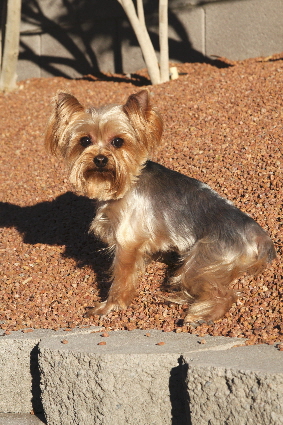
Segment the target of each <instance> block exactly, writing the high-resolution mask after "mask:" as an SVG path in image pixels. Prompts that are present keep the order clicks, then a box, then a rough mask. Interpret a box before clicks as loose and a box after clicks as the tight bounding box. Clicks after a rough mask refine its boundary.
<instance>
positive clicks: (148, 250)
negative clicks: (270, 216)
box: [46, 90, 275, 323]
mask: <svg viewBox="0 0 283 425" xmlns="http://www.w3.org/2000/svg"><path fill="white" fill-rule="evenodd" d="M162 129H163V124H162V119H161V117H160V115H159V113H158V112H157V111H156V110H155V108H154V107H152V106H151V103H150V99H149V94H148V92H147V91H146V90H142V91H140V92H138V93H136V94H133V95H131V96H129V98H128V99H127V101H126V103H125V104H124V105H116V104H114V105H113V104H112V105H106V106H102V107H100V108H94V107H91V108H89V109H85V108H84V107H83V106H82V105H81V103H80V102H79V101H78V100H77V99H76V98H75V97H74V96H72V95H71V94H67V93H58V94H57V97H56V99H55V106H54V110H53V113H52V116H51V118H50V121H49V124H48V127H47V132H46V146H47V147H48V149H49V150H50V151H51V152H52V153H53V154H56V153H59V154H60V155H61V156H62V157H63V158H64V159H65V161H66V163H67V167H68V169H69V176H70V182H71V183H72V184H73V185H74V186H75V188H76V190H77V191H78V192H80V193H82V194H84V195H86V196H87V197H89V198H92V199H96V200H97V201H98V205H99V206H98V210H97V214H96V217H95V218H94V220H93V222H92V224H91V227H90V231H91V232H94V233H95V235H97V236H98V237H99V238H100V239H101V240H102V241H103V242H105V243H106V244H108V245H109V246H110V247H111V248H112V249H113V252H114V260H113V265H112V285H111V287H110V290H109V294H108V298H107V300H106V301H104V302H101V303H98V304H97V305H96V306H95V307H93V308H90V309H89V310H88V315H106V314H108V313H109V312H110V311H111V310H116V309H125V308H126V307H127V306H128V305H129V303H130V302H131V300H132V299H133V297H134V295H135V290H136V286H137V281H138V272H139V271H142V270H144V268H145V264H146V260H148V259H149V258H150V257H151V256H152V255H153V254H154V253H157V252H161V253H162V252H172V251H175V252H177V253H178V256H179V258H180V264H179V267H178V268H177V271H176V273H175V275H174V277H173V279H172V285H173V287H174V288H175V291H176V294H177V295H176V297H175V298H173V301H174V300H175V301H176V302H183V303H187V304H188V305H189V307H188V311H187V314H186V317H185V320H184V323H191V322H199V321H214V320H217V319H219V318H221V317H222V316H223V315H224V314H225V313H226V312H227V311H228V310H229V309H230V307H231V305H232V304H233V303H234V302H235V301H236V300H237V296H238V294H237V293H236V292H235V291H234V290H233V289H231V288H229V284H230V283H231V282H232V281H234V280H235V279H236V278H238V277H239V276H240V275H242V274H243V273H245V272H247V273H248V274H257V273H259V272H260V271H262V270H263V269H264V268H265V266H266V264H267V263H268V262H270V261H271V260H272V259H274V258H275V249H274V246H273V243H272V241H271V239H270V238H269V236H268V235H267V233H266V232H265V231H264V230H263V229H262V228H261V227H260V226H259V225H258V224H257V223H256V222H255V221H254V220H253V219H252V218H251V217H249V216H248V215H247V214H245V213H244V212H242V211H240V210H239V209H238V208H236V207H235V206H234V205H233V204H232V203H231V202H230V201H228V200H226V199H224V198H222V197H221V196H219V195H218V194H217V193H216V192H214V191H213V190H212V189H211V188H210V187H209V186H207V185H206V184H204V183H202V182H200V181H198V180H196V179H194V178H190V177H187V176H185V175H182V174H180V173H178V172H176V171H172V170H170V169H168V168H165V167H164V166H162V165H160V164H158V163H156V162H153V161H151V160H150V158H151V155H152V153H153V151H154V149H155V148H156V147H157V146H158V145H159V144H160V141H161V135H162ZM171 300H172V299H171Z"/></svg>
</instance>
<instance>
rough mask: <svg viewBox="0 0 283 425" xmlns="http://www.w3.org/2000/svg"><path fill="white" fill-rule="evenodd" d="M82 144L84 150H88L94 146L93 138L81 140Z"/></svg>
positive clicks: (87, 137)
mask: <svg viewBox="0 0 283 425" xmlns="http://www.w3.org/2000/svg"><path fill="white" fill-rule="evenodd" d="M80 144H81V146H82V147H83V148H87V147H88V146H90V145H91V144H92V141H91V138H90V137H89V136H84V137H82V138H81V139H80Z"/></svg>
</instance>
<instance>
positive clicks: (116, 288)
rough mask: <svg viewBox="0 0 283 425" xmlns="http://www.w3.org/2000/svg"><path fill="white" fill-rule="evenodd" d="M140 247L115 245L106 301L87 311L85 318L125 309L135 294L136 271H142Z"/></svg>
mask: <svg viewBox="0 0 283 425" xmlns="http://www.w3.org/2000/svg"><path fill="white" fill-rule="evenodd" d="M143 266H144V262H143V253H142V250H141V247H140V246H137V245H133V244H127V245H125V246H121V245H117V246H116V252H115V258H114V261H113V266H112V271H113V281H112V285H111V288H110V290H109V294H108V298H107V300H106V301H104V302H102V303H99V304H98V305H96V306H95V307H93V308H90V309H88V312H87V316H93V315H96V314H97V315H101V316H102V315H106V314H108V313H109V312H110V311H111V310H120V309H125V308H126V307H127V306H128V305H129V304H130V302H131V300H132V299H133V297H134V296H135V293H136V285H137V280H138V271H139V270H141V269H143Z"/></svg>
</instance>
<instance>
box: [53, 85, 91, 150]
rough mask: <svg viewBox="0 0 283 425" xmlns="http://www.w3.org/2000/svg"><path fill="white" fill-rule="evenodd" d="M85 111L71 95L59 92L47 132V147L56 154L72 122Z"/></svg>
mask: <svg viewBox="0 0 283 425" xmlns="http://www.w3.org/2000/svg"><path fill="white" fill-rule="evenodd" d="M83 111H84V107H83V106H82V105H81V104H80V102H79V101H78V100H77V99H76V98H75V97H74V96H73V95H71V94H69V93H63V92H59V93H57V96H56V97H55V99H54V107H53V112H52V115H51V117H50V119H49V122H48V125H47V129H46V132H45V146H46V148H47V149H48V150H49V151H50V152H51V153H53V154H55V153H56V152H57V150H58V147H59V146H60V142H62V141H63V134H64V131H65V129H66V127H67V126H68V124H69V123H70V121H71V120H73V119H74V118H76V117H77V116H78V115H79V114H81V113H82V112H83Z"/></svg>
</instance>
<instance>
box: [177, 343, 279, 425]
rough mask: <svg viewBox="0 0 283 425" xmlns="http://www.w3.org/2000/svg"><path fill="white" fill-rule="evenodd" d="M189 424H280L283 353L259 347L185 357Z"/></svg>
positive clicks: (270, 347)
mask: <svg viewBox="0 0 283 425" xmlns="http://www.w3.org/2000/svg"><path fill="white" fill-rule="evenodd" d="M183 362H184V363H185V364H187V365H188V372H187V377H186V379H185V381H186V385H187V394H188V398H189V405H190V421H191V424H192V425H194V424H197V425H207V424H210V425H219V424H226V425H239V424H246V425H254V424H258V425H280V424H282V423H283V353H282V352H279V351H278V350H277V349H276V348H275V347H273V346H268V345H257V346H251V347H238V348H233V349H232V350H229V351H219V352H217V353H216V352H210V353H209V356H208V355H207V353H200V352H199V353H193V354H190V355H189V356H187V355H185V356H184V358H183Z"/></svg>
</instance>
